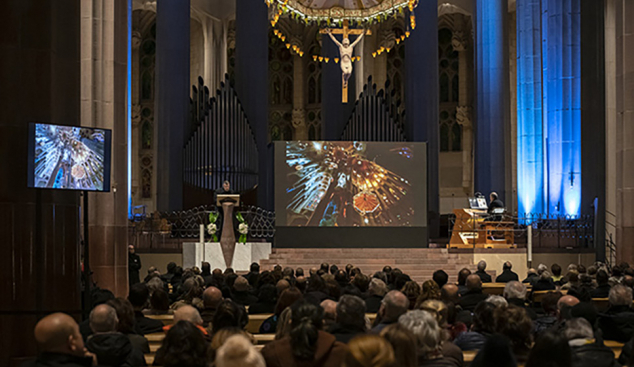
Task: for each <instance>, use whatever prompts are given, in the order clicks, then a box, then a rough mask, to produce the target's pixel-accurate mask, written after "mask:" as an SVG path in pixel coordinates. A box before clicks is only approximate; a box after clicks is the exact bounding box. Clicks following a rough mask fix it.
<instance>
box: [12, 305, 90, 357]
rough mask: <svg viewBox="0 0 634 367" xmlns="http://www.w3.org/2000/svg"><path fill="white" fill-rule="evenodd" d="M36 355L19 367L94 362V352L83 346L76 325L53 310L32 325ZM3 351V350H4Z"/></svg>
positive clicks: (65, 316)
mask: <svg viewBox="0 0 634 367" xmlns="http://www.w3.org/2000/svg"><path fill="white" fill-rule="evenodd" d="M34 334H35V342H36V344H37V350H38V352H39V354H38V356H37V359H35V360H33V361H29V362H26V363H24V364H23V367H51V366H55V367H92V366H93V365H97V360H96V357H95V356H94V354H92V353H90V352H88V351H87V350H86V348H85V346H84V339H83V337H82V335H81V333H80V332H79V325H77V322H76V321H75V319H73V318H72V317H70V316H68V315H66V314H64V313H53V314H50V315H48V316H45V317H44V318H42V319H41V320H40V321H38V323H37V324H36V325H35V332H34ZM5 352H6V351H5Z"/></svg>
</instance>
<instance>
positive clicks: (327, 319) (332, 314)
mask: <svg viewBox="0 0 634 367" xmlns="http://www.w3.org/2000/svg"><path fill="white" fill-rule="evenodd" d="M320 306H321V308H323V309H324V329H328V328H329V327H330V326H331V325H332V324H334V323H335V320H337V302H335V301H333V300H331V299H327V300H324V301H322V302H321V304H320Z"/></svg>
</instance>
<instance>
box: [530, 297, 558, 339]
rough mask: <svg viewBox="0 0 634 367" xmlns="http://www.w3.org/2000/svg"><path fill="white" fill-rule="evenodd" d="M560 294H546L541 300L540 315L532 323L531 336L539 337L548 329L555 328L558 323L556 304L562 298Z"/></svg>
mask: <svg viewBox="0 0 634 367" xmlns="http://www.w3.org/2000/svg"><path fill="white" fill-rule="evenodd" d="M562 296H563V295H562V293H561V292H548V293H547V294H546V295H544V298H543V299H542V302H541V306H542V315H541V316H539V317H538V318H537V319H535V320H534V321H533V325H534V326H533V334H534V335H539V334H541V333H543V332H545V331H546V330H548V329H551V328H554V327H556V325H557V324H558V322H559V319H558V315H559V311H558V309H557V303H558V302H559V299H560V298H561V297H562Z"/></svg>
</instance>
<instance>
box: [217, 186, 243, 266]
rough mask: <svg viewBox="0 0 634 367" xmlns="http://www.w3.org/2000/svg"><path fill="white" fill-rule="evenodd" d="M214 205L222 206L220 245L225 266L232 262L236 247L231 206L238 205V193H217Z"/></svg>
mask: <svg viewBox="0 0 634 367" xmlns="http://www.w3.org/2000/svg"><path fill="white" fill-rule="evenodd" d="M216 205H217V206H220V207H222V235H221V236H220V247H221V248H222V254H223V256H224V258H225V263H226V264H227V267H230V266H231V263H232V262H233V252H234V250H235V248H236V235H235V233H234V231H233V208H234V207H236V206H239V205H240V195H238V194H218V197H217V199H216Z"/></svg>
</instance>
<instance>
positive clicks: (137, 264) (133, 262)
mask: <svg viewBox="0 0 634 367" xmlns="http://www.w3.org/2000/svg"><path fill="white" fill-rule="evenodd" d="M139 270H141V258H140V257H139V255H137V254H136V251H135V249H134V246H132V245H130V246H128V281H129V282H130V287H132V286H133V285H135V284H137V283H141V280H140V279H139Z"/></svg>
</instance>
